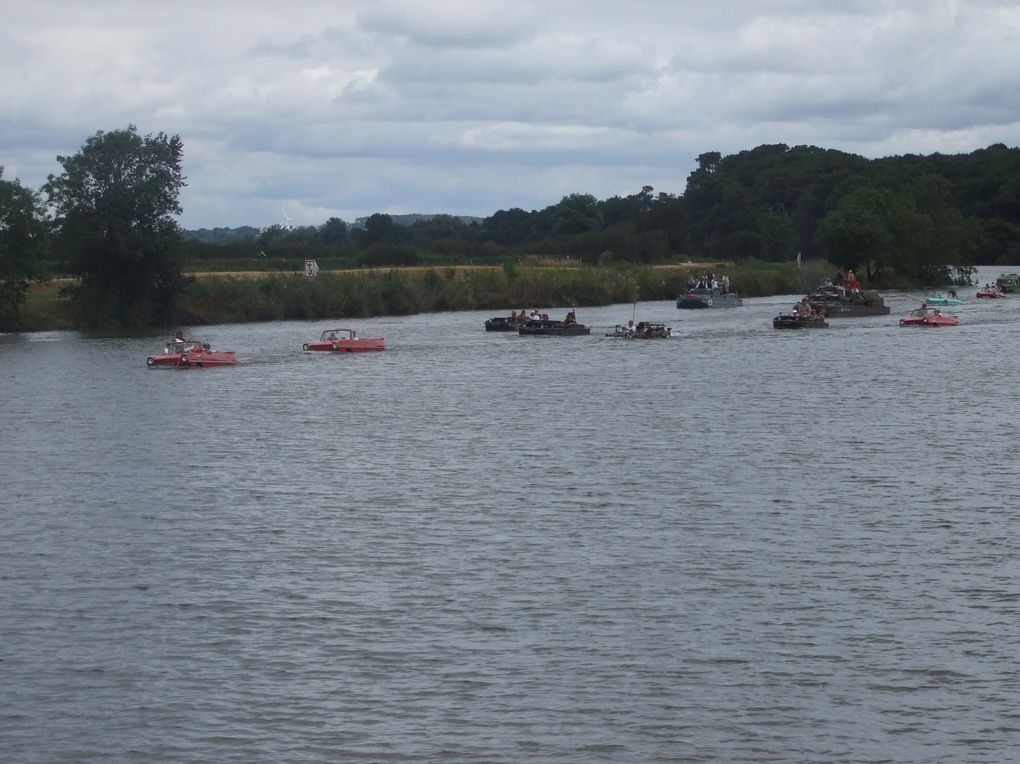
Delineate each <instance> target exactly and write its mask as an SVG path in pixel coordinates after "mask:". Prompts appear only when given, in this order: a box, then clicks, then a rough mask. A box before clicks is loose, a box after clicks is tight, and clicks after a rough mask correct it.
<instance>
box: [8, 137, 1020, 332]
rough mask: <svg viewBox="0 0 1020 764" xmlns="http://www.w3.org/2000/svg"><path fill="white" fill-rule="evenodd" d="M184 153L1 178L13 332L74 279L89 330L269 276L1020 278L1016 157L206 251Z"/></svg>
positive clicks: (808, 175) (964, 159)
mask: <svg viewBox="0 0 1020 764" xmlns="http://www.w3.org/2000/svg"><path fill="white" fill-rule="evenodd" d="M182 157H183V143H182V141H181V139H180V136H176V135H175V136H168V135H165V134H163V133H158V134H155V135H152V134H150V135H145V136H141V135H139V134H138V132H137V130H136V128H135V127H134V126H133V125H129V126H128V128H126V129H124V130H116V131H111V132H103V131H100V132H98V133H96V134H95V135H94V136H92V137H90V138H89V139H88V140H87V141H86V142H85V145H84V146H83V147H82V149H81V150H80V151H79V152H78V153H77V154H75V155H73V156H68V157H63V156H58V157H57V161H58V162H59V163H60V165H61V166H62V168H63V171H62V172H61V173H60V174H58V175H51V176H50V177H49V178H48V180H47V183H46V184H45V185H44V186H43V187H42V188H41V189H40V190H39V191H32V190H30V189H26V188H24V187H23V186H21V184H20V182H19V181H18V180H16V179H15V180H5V179H3V174H2V168H0V320H3V321H4V322H5V324H6V323H7V322H8V321H9V319H10V316H12V315H15V316H16V314H17V310H18V306H19V305H20V304H21V302H22V301H23V300H24V297H25V292H26V290H27V288H28V285H29V284H30V283H31V281H32V280H33V279H38V278H41V277H44V276H45V275H46V274H47V273H52V272H54V271H56V270H60V271H66V272H67V273H69V274H70V275H73V276H76V277H77V278H78V281H77V283H76V286H75V287H73V289H72V291H71V296H72V300H73V301H74V302H75V304H76V305H77V306H78V309H79V311H78V312H79V314H80V315H81V316H82V317H83V318H84V319H87V320H86V323H93V324H96V325H120V326H145V325H153V324H160V323H163V322H167V321H169V320H171V317H172V313H173V308H174V305H175V301H176V298H177V296H178V295H179V294H180V292H181V290H182V289H183V288H185V286H186V285H187V283H188V282H187V279H186V278H185V277H184V276H183V275H182V271H183V266H184V263H186V262H193V263H195V262H199V261H214V260H219V261H222V260H249V259H252V258H256V259H265V261H266V262H274V263H277V264H282V267H287V268H290V267H295V268H296V267H298V266H299V265H300V263H301V262H302V261H303V260H304V259H307V258H315V259H318V260H320V261H328V262H329V263H331V264H333V265H336V266H344V265H351V266H354V265H358V266H362V265H364V266H376V265H387V266H393V265H419V264H457V263H464V262H491V263H507V262H515V261H517V260H519V259H520V258H522V257H524V256H527V255H534V254H540V255H543V256H554V257H570V258H575V259H577V260H579V261H581V262H583V263H586V264H591V265H611V264H614V263H641V264H648V263H657V262H667V261H671V260H674V261H675V260H677V259H678V258H679V259H683V260H686V259H694V260H711V261H717V260H728V261H740V260H760V261H766V262H787V261H790V260H793V259H796V258H802V259H805V260H811V259H825V260H827V261H829V262H832V263H838V264H840V265H843V266H846V267H852V268H854V269H855V270H856V271H857V272H858V273H861V274H865V275H866V277H867V279H868V281H870V282H871V283H872V284H873V285H881V283H882V281H883V278H887V277H888V276H889V275H890V274H892V273H895V274H896V275H897V276H898V277H900V278H907V279H910V280H912V281H914V282H916V283H918V284H930V283H937V282H938V281H940V280H942V279H944V278H945V276H946V266H948V265H973V264H1002V265H1012V264H1017V263H1020V149H1017V148H1009V147H1007V146H1005V145H1002V144H995V145H992V146H989V147H988V148H985V149H980V150H977V151H974V152H972V153H970V154H959V155H943V154H933V155H928V156H919V155H905V156H897V157H888V158H882V159H866V158H864V157H860V156H857V155H854V154H848V153H845V152H841V151H835V150H831V149H821V148H817V147H813V146H795V147H793V148H790V147H788V146H786V145H783V144H776V145H763V146H758V147H757V148H754V149H751V150H748V151H742V152H739V153H737V154H733V155H728V156H723V155H722V154H720V153H719V152H707V153H704V154H701V155H700V156H699V157H698V159H697V168H696V169H695V170H694V171H692V172H691V173H690V175H689V177H688V178H687V183H686V188H685V190H684V192H683V193H682V194H670V193H663V192H658V193H656V192H655V189H654V188H652V187H651V186H644V187H643V188H641V189H640V190H639V191H637V192H636V193H634V194H631V195H629V196H614V197H611V198H609V199H604V200H599V199H596V198H595V197H594V196H592V195H591V194H583V193H575V194H570V195H568V196H564V197H563V198H562V199H561V200H560V201H559V202H557V203H556V204H553V205H550V206H548V207H546V208H544V209H542V210H531V211H526V210H523V209H520V208H512V209H508V210H499V211H497V212H495V213H493V214H492V215H491V216H489V217H486V218H481V219H476V220H470V219H463V218H459V217H456V216H452V215H442V214H441V215H429V216H420V217H418V218H417V219H415V220H414V222H413V223H411V224H410V225H402V224H400V222H398V221H397V220H395V219H394V218H393V217H391V216H389V215H386V214H375V215H372V216H370V217H368V218H367V219H365V220H363V221H359V222H358V224H357V225H354V224H349V223H347V222H345V221H344V220H341V219H339V218H335V217H334V218H330V219H329V220H327V221H326V222H325V223H323V224H322V225H319V226H305V227H297V228H292V227H283V226H272V227H270V228H268V229H264V230H261V231H259V230H257V229H250V231H240V232H234V233H235V234H236V235H222V236H217V237H215V238H216V240H215V241H210V240H208V239H209V237H199V236H193V235H185V232H183V231H182V230H181V229H180V227H179V226H178V224H177V222H176V220H175V216H177V215H180V214H181V212H182V210H181V208H180V204H179V194H180V190H181V188H182V187H183V186H184V185H185V178H184V175H183V174H182V167H181V162H182Z"/></svg>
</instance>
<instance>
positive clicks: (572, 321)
mask: <svg viewBox="0 0 1020 764" xmlns="http://www.w3.org/2000/svg"><path fill="white" fill-rule="evenodd" d="M576 323H577V318H575V317H574V311H570V312H569V313H568V314H567V317H566V318H565V319H563V325H564V326H574V324H576Z"/></svg>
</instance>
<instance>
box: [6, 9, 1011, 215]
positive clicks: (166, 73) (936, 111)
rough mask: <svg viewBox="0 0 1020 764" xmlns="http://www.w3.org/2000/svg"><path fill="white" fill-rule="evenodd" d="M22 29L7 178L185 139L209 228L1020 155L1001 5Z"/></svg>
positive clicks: (167, 15) (283, 15)
mask: <svg viewBox="0 0 1020 764" xmlns="http://www.w3.org/2000/svg"><path fill="white" fill-rule="evenodd" d="M6 21H7V23H5V24H4V25H3V26H2V27H0V65H2V67H3V71H4V72H5V75H6V76H5V77H4V78H3V79H2V80H0V103H3V104H4V109H3V110H2V115H0V164H2V165H4V166H5V167H6V169H5V177H20V178H21V179H22V181H23V182H24V183H26V185H30V186H32V187H38V186H39V185H41V183H42V182H44V181H45V177H46V175H47V174H48V173H51V172H57V171H59V166H58V165H57V163H56V156H57V154H68V153H73V152H74V151H76V150H77V149H78V148H80V147H81V145H82V144H83V143H84V141H85V139H86V138H88V136H90V135H92V134H93V133H95V132H96V131H97V130H111V129H118V128H122V127H124V126H126V125H127V124H129V123H134V124H137V125H138V127H139V129H140V130H141V131H143V132H156V131H165V132H169V133H179V134H180V135H181V137H182V138H183V139H184V144H185V155H184V165H185V166H184V169H185V173H186V174H187V176H188V178H189V181H188V182H189V186H188V187H187V189H185V191H184V194H183V195H182V205H183V206H184V215H183V216H182V221H181V222H182V224H184V225H185V226H187V227H198V226H215V225H243V224H253V225H262V224H267V223H274V222H279V220H281V219H282V212H281V208H284V207H285V208H286V209H287V213H288V215H290V216H291V217H293V218H295V219H297V220H298V221H299V222H301V223H306V224H317V223H321V222H322V221H324V220H325V219H326V218H327V217H329V216H331V215H338V216H340V217H344V218H345V219H348V220H350V219H353V218H354V217H358V216H361V215H367V214H371V213H372V212H377V211H386V212H393V213H399V212H450V213H462V214H477V215H489V214H492V213H493V212H495V211H496V210H498V209H507V208H510V207H523V208H525V209H537V208H541V207H544V206H546V205H548V204H552V203H555V202H556V201H558V200H559V199H560V198H561V197H562V196H563V195H565V194H569V193H575V192H582V193H592V194H594V195H596V196H598V197H600V198H605V197H607V196H611V195H614V194H629V193H634V192H635V191H636V190H638V189H640V188H641V186H643V185H645V184H648V185H652V186H654V187H655V188H656V189H657V190H658V191H665V192H671V193H680V192H682V191H683V185H684V181H685V179H686V176H687V174H688V173H689V172H690V171H691V170H692V169H694V167H695V165H696V160H695V158H696V156H697V155H698V154H700V153H702V152H705V151H713V150H715V151H722V152H723V153H730V152H734V151H740V150H743V149H748V148H753V147H754V146H756V145H759V144H761V143H786V144H789V145H799V144H811V145H817V146H821V147H824V148H836V149H841V150H845V151H852V152H855V153H859V154H863V155H865V156H884V155H890V154H902V153H930V152H933V151H941V152H946V153H953V152H967V151H972V150H974V149H977V148H981V147H983V146H987V145H988V144H990V143H995V142H1003V143H1007V144H1010V145H1017V143H1018V137H1020V106H1018V105H1020V93H1018V87H1020V86H1018V85H1017V84H1016V78H1015V74H1014V73H1015V71H1016V70H1017V68H1018V64H1020V45H1018V37H1020V8H1018V7H1017V5H1016V4H1015V3H1013V2H1005V1H1004V0H1002V1H1000V0H957V1H956V2H951V1H950V0H915V1H913V2H911V1H909V0H908V1H907V2H904V1H903V0H897V1H896V2H893V1H892V0H852V1H849V2H847V1H844V2H841V3H839V4H838V8H834V7H830V6H829V5H828V4H824V3H817V2H815V0H761V2H757V3H754V4H749V3H746V2H744V1H743V0H715V2H712V3H677V2H675V0H644V1H643V2H641V3H638V4H631V5H626V6H625V5H621V4H619V3H609V2H599V1H595V2H592V1H586V2H580V0H552V2H543V3H538V2H537V0H530V1H528V0H525V1H523V2H508V1H507V0H500V2H496V3H485V4H482V3H476V2H471V1H470V0H458V1H457V2H450V1H449V0H444V2H439V1H438V0H434V1H430V0H417V1H416V2H412V1H411V0H351V2H348V3H342V4H336V3H332V2H326V0H297V2H294V3H290V4H284V5H281V4H279V3H278V2H268V0H255V1H254V2H244V3H242V2H239V0H225V1H224V2H220V3H215V4H213V3H204V2H203V3H201V4H200V3H198V2H196V0H179V2H177V3H175V4H174V5H173V6H137V5H135V4H127V3H126V2H113V3H104V4H101V5H96V6H94V7H90V6H89V5H86V4H81V3H72V2H57V1H56V0H41V1H40V2H37V3H34V4H19V5H16V6H13V7H11V8H10V9H8V10H7V11H6Z"/></svg>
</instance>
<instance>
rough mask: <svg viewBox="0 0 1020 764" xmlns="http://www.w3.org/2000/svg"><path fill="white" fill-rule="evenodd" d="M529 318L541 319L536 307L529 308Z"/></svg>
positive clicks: (533, 319)
mask: <svg viewBox="0 0 1020 764" xmlns="http://www.w3.org/2000/svg"><path fill="white" fill-rule="evenodd" d="M530 318H531V320H532V321H540V320H541V318H542V314H541V313H539V312H538V308H532V309H531V316H530Z"/></svg>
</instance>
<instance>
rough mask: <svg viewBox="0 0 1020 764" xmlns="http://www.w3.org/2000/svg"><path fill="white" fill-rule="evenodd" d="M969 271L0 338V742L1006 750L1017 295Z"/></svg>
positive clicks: (592, 750) (927, 758)
mask: <svg viewBox="0 0 1020 764" xmlns="http://www.w3.org/2000/svg"><path fill="white" fill-rule="evenodd" d="M996 273H997V269H995V272H994V273H993V272H992V269H987V272H982V274H980V275H979V279H981V278H983V279H985V280H987V279H989V278H994V275H995V274H996ZM974 291H975V290H974V289H973V288H970V289H963V290H961V296H965V297H966V298H967V303H966V304H965V305H962V306H960V307H959V308H954V309H946V312H950V311H952V312H956V313H957V314H958V315H960V317H961V326H959V327H957V328H953V329H944V330H926V329H909V328H901V327H899V326H898V325H897V318H898V316H899V315H900V314H902V313H905V312H907V311H908V310H909V309H911V308H913V307H916V305H917V304H918V302H919V299H920V296H921V294H920V293H913V294H908V293H896V292H892V293H887V294H886V295H885V298H886V302H887V304H889V305H890V306H891V307H892V315H891V316H883V317H874V318H858V319H832V320H831V328H830V329H828V330H821V331H804V332H781V331H775V330H773V329H772V328H771V318H772V316H774V315H776V314H777V313H778V312H779V311H780V310H785V309H788V308H789V307H790V305H792V303H793V302H794V301H795V300H796V299H797V297H798V296H797V295H789V296H780V297H773V298H759V299H750V300H746V301H745V304H744V307H742V308H738V309H733V310H710V311H678V310H677V309H676V308H675V306H674V305H673V303H671V302H643V303H638V304H637V305H636V306H632V305H616V306H609V307H603V308H579V309H578V319H579V320H580V321H581V322H584V323H588V324H590V325H592V326H594V327H596V328H595V330H594V331H593V333H592V336H590V337H574V338H527V337H519V336H517V335H513V334H496V333H486V332H484V331H483V330H482V323H483V321H484V319H485V318H487V317H488V316H489V315H490V313H488V312H485V313H481V312H470V313H440V314H432V315H420V316H409V317H399V318H371V319H365V320H361V321H358V322H356V324H355V326H356V327H357V328H358V329H359V330H360V331H361V333H362V335H367V336H371V335H376V334H380V335H384V336H385V338H386V342H387V347H388V349H387V351H386V352H384V353H377V354H366V355H356V356H334V355H330V354H324V353H316V354H312V353H302V352H301V350H300V348H301V343H302V342H306V341H308V340H309V339H311V338H314V337H317V336H318V334H319V332H320V331H321V330H322V329H323V328H326V327H327V326H328V324H329V323H331V322H316V323H302V322H289V323H269V324H249V325H235V326H211V327H204V328H202V329H201V331H200V332H199V331H198V330H194V331H189V332H187V333H188V334H197V335H198V336H199V338H200V339H205V340H206V341H210V342H211V343H212V344H213V346H214V347H215V348H217V349H233V350H236V351H237V354H238V359H239V363H238V365H237V366H236V367H233V368H223V369H201V370H199V369H192V370H188V371H175V370H165V369H149V368H147V367H146V365H145V357H146V356H147V355H149V354H150V353H152V352H153V351H154V350H156V349H159V348H161V347H162V345H163V344H164V341H165V338H164V337H162V336H158V337H157V336H151V337H142V338H117V339H109V338H89V337H83V336H80V335H78V334H74V333H48V334H33V335H7V336H0V399H2V412H3V414H2V419H0V439H2V443H3V458H2V461H0V486H2V494H0V521H2V533H0V759H2V760H4V761H12V762H15V761H17V762H28V761H33V762H34V761H46V762H56V761H67V762H71V761H75V762H77V761H89V760H103V761H124V762H149V761H164V762H178V761H179V762H195V761H209V762H211V761H238V762H261V761H265V762H282V761H288V762H299V761H371V762H380V761H444V762H446V761H464V762H468V761H470V762H480V761H486V762H490V761H499V762H520V761H550V762H552V761H555V762H590V761H611V762H646V761H721V762H737V761H741V762H743V761H756V762H757V761H798V762H800V761H804V762H833V761H841V762H842V761H847V762H849V761H854V762H932V761H952V762H971V761H974V762H977V761H990V762H1001V761H1007V760H1013V759H1014V758H1015V757H1016V752H1017V750H1020V710H1018V709H1020V662H1018V657H1020V519H1018V517H1020V516H1018V513H1017V483H1018V478H1020V470H1018V467H1017V465H1018V459H1020V441H1018V438H1017V434H1016V429H1015V419H1016V414H1015V412H1016V410H1017V407H1018V404H1020V383H1018V380H1020V355H1018V354H1017V352H1016V348H1017V347H1018V345H1020V298H1018V297H1012V298H1010V299H1007V300H1000V301H978V300H976V299H974ZM509 307H520V306H508V310H509ZM528 307H531V306H528ZM540 307H544V308H546V309H548V311H549V312H550V313H552V314H553V315H554V317H556V316H557V315H558V314H562V313H563V312H565V309H557V308H556V307H555V306H540ZM632 317H635V318H636V319H637V320H643V319H644V320H653V321H655V320H661V321H664V322H665V323H667V324H668V325H669V326H671V327H672V328H673V331H674V338H672V339H670V340H662V341H651V342H627V341H621V340H614V339H610V338H605V337H603V336H601V335H602V334H603V333H604V332H605V331H606V330H608V328H610V327H612V325H613V324H616V323H624V322H626V321H627V320H628V319H630V318H632ZM332 323H334V324H337V325H347V324H348V323H349V322H346V321H341V322H332Z"/></svg>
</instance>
